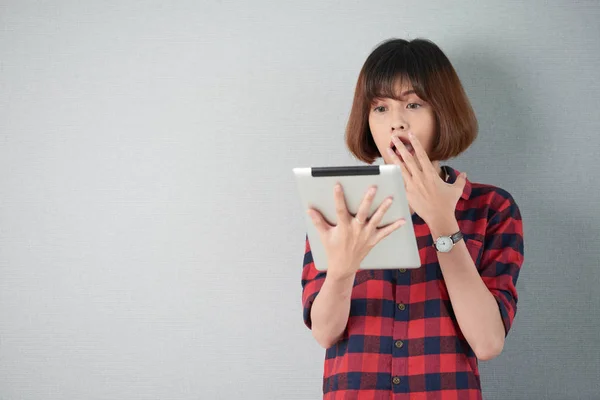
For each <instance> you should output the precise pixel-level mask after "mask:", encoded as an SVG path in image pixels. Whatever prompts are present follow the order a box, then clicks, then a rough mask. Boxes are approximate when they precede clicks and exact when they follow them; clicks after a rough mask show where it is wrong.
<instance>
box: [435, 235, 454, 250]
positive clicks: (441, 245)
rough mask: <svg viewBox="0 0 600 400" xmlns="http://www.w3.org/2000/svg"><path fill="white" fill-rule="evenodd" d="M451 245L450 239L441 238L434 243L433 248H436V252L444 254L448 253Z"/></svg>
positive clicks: (446, 237)
mask: <svg viewBox="0 0 600 400" xmlns="http://www.w3.org/2000/svg"><path fill="white" fill-rule="evenodd" d="M453 244H454V243H452V239H451V238H450V237H448V236H442V237H440V238H439V239H438V240H437V241H436V246H435V247H437V249H438V251H441V252H442V253H445V252H448V251H450V249H452V245H453Z"/></svg>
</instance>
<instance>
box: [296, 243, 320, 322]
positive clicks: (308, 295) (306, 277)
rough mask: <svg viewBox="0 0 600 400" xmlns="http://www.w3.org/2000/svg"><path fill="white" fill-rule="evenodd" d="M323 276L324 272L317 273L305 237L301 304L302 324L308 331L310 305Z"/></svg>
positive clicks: (317, 292)
mask: <svg viewBox="0 0 600 400" xmlns="http://www.w3.org/2000/svg"><path fill="white" fill-rule="evenodd" d="M325 275H326V272H325V271H319V270H317V269H316V268H315V263H314V261H313V257H312V253H311V251H310V243H309V241H308V235H307V236H306V244H305V249H304V261H303V267H302V304H303V306H304V323H305V324H306V326H307V327H308V328H309V329H312V321H311V319H310V311H311V309H312V304H313V302H314V301H315V298H316V297H317V295H318V294H319V291H320V290H321V287H322V286H323V282H324V281H325Z"/></svg>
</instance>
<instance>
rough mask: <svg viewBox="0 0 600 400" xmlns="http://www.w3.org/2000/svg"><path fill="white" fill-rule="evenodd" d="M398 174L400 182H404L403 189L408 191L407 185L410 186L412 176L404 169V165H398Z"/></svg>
mask: <svg viewBox="0 0 600 400" xmlns="http://www.w3.org/2000/svg"><path fill="white" fill-rule="evenodd" d="M399 166H400V172H401V173H402V180H403V181H404V189H408V185H410V184H412V175H411V174H410V172H409V171H408V169H407V168H406V165H404V163H402V162H401V163H400V165H399Z"/></svg>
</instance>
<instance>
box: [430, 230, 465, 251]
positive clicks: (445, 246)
mask: <svg viewBox="0 0 600 400" xmlns="http://www.w3.org/2000/svg"><path fill="white" fill-rule="evenodd" d="M462 238H463V234H462V232H461V231H458V232H456V233H455V234H453V235H450V236H440V237H439V238H437V240H436V241H434V242H433V247H435V249H436V250H437V251H439V252H440V253H448V252H449V251H450V250H452V248H453V247H454V245H455V244H456V243H458V241H459V240H461V239H462Z"/></svg>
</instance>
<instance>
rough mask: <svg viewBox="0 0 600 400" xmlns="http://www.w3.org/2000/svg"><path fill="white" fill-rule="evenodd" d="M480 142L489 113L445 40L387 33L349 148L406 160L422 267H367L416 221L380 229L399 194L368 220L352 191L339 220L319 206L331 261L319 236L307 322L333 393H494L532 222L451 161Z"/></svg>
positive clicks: (307, 291)
mask: <svg viewBox="0 0 600 400" xmlns="http://www.w3.org/2000/svg"><path fill="white" fill-rule="evenodd" d="M476 136H477V120H476V118H475V115H474V113H473V110H472V107H471V105H470V103H469V100H468V99H467V96H466V94H465V92H464V90H463V87H462V85H461V83H460V80H459V78H458V76H457V74H456V72H455V70H454V68H453V67H452V65H451V63H450V61H449V60H448V58H447V57H446V56H445V55H444V53H443V52H442V51H441V50H440V49H439V48H438V46H436V45H435V44H434V43H432V42H430V41H427V40H423V39H417V40H413V41H406V40H401V39H394V40H388V41H386V42H384V43H382V44H380V45H379V46H378V47H377V48H376V49H375V50H374V51H373V52H372V53H371V55H370V56H369V57H368V58H367V60H366V62H365V64H364V66H363V68H362V70H361V72H360V75H359V77H358V83H357V85H356V91H355V96H354V102H353V105H352V110H351V113H350V118H349V121H348V125H347V130H346V144H347V146H348V148H349V149H350V151H351V152H352V153H353V154H354V155H355V156H356V157H357V158H358V159H360V160H362V161H364V162H366V163H369V164H371V163H373V162H374V161H375V159H377V158H378V157H383V161H384V162H385V163H386V164H396V165H399V166H400V167H401V170H402V175H403V178H404V182H405V185H406V190H407V196H408V201H409V206H410V209H411V213H412V222H413V225H414V229H415V233H416V236H417V242H418V246H419V253H420V256H421V262H422V265H421V267H420V268H418V269H414V270H408V271H407V270H371V271H367V270H359V269H358V267H359V265H360V262H361V261H362V259H363V258H364V257H365V256H366V255H367V254H368V252H369V251H370V249H372V248H373V247H374V246H375V244H377V243H378V242H379V241H380V240H381V239H383V238H384V237H385V236H387V235H389V234H390V233H391V232H392V231H393V230H395V229H403V228H402V225H403V223H404V222H405V221H402V220H400V221H397V222H395V223H394V224H392V225H389V226H388V227H386V228H377V224H378V222H379V221H381V217H382V215H383V214H384V213H385V211H386V210H387V209H388V208H389V205H390V204H391V201H393V199H386V200H385V201H384V202H383V203H382V204H381V205H379V208H378V209H377V212H376V213H375V214H373V216H371V218H368V217H369V215H368V214H367V213H368V210H369V208H370V206H371V203H372V199H373V194H374V192H373V191H374V190H376V188H372V191H369V192H367V193H366V194H365V197H364V200H363V202H362V204H361V206H360V208H359V210H358V212H357V215H356V216H355V217H353V216H351V215H350V214H349V212H348V210H347V208H346V205H345V201H344V194H343V188H341V187H339V185H338V187H337V188H336V190H335V191H334V193H333V196H334V198H335V201H336V204H337V209H338V211H337V214H338V215H337V218H338V221H339V222H338V224H337V225H336V226H331V225H329V224H328V223H327V222H326V221H325V220H324V219H323V217H322V216H321V215H320V213H319V212H318V211H316V210H308V212H309V214H310V215H311V216H312V218H313V222H314V224H315V226H316V228H317V230H318V231H319V233H320V237H321V240H322V241H323V243H324V245H325V248H326V252H327V258H328V266H329V267H328V270H327V272H320V271H318V270H316V269H315V266H314V263H313V260H312V255H311V250H310V243H309V242H308V238H307V239H306V245H305V250H306V251H305V256H304V267H303V271H302V288H303V292H302V300H303V304H304V321H305V323H306V325H307V326H308V327H309V328H310V329H312V333H313V336H314V338H315V339H316V341H317V342H318V343H319V344H320V345H321V346H323V347H324V348H326V353H325V366H324V377H323V394H324V397H323V398H324V399H409V398H410V399H441V400H444V399H459V400H460V399H481V384H480V376H479V371H478V360H490V359H492V358H494V357H496V356H497V355H498V354H500V352H501V351H502V349H503V346H504V339H505V337H506V335H507V334H508V331H509V329H510V327H511V325H512V322H513V319H514V316H515V313H516V306H517V291H516V289H515V284H516V281H517V277H518V275H519V271H520V268H521V265H522V263H523V226H522V221H521V215H520V212H519V208H518V206H517V204H516V203H515V201H514V199H513V198H512V196H511V195H510V194H509V193H508V192H506V191H505V190H502V189H500V188H498V187H495V186H491V185H485V184H481V183H475V182H471V181H469V180H468V179H467V176H466V174H464V173H460V172H459V171H457V170H455V169H453V168H451V167H450V166H447V165H445V166H441V165H440V161H443V160H448V159H449V158H452V157H455V156H457V155H459V154H461V153H462V152H463V151H465V150H466V149H467V148H468V147H469V146H470V145H471V143H472V142H473V141H474V140H475V138H476Z"/></svg>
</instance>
